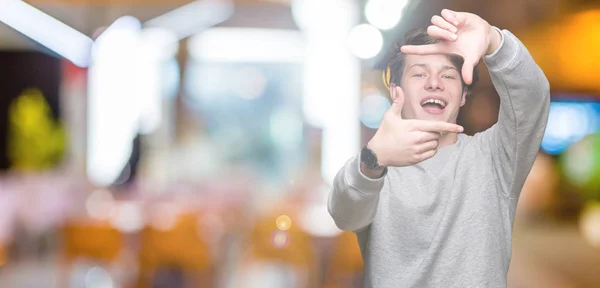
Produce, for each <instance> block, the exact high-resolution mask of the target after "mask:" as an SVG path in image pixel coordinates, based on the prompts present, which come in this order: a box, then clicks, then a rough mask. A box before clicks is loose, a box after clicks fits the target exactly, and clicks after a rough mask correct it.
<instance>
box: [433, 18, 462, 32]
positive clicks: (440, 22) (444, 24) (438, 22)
mask: <svg viewBox="0 0 600 288" xmlns="http://www.w3.org/2000/svg"><path fill="white" fill-rule="evenodd" d="M431 24H433V25H435V26H437V27H440V28H442V29H444V30H447V31H450V32H452V33H456V32H457V31H458V29H457V28H456V26H454V25H452V24H450V22H448V21H446V19H444V18H442V17H440V16H438V15H433V17H431Z"/></svg>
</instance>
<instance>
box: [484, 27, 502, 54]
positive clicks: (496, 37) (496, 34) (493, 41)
mask: <svg viewBox="0 0 600 288" xmlns="http://www.w3.org/2000/svg"><path fill="white" fill-rule="evenodd" d="M500 43H502V35H501V34H500V31H498V29H496V28H494V27H492V26H490V29H489V36H488V47H487V50H486V52H485V55H491V54H493V53H494V52H496V50H498V48H500Z"/></svg>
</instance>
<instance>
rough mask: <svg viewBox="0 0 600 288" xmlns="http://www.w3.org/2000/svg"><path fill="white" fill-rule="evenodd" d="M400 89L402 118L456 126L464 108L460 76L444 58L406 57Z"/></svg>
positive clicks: (436, 56) (437, 56)
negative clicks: (460, 110) (459, 114)
mask: <svg viewBox="0 0 600 288" xmlns="http://www.w3.org/2000/svg"><path fill="white" fill-rule="evenodd" d="M401 87H402V90H403V91H404V106H403V107H404V108H403V109H402V116H403V117H404V118H409V119H422V120H437V121H445V122H450V123H456V118H457V117H458V110H459V109H460V107H462V106H463V105H465V100H466V90H465V89H463V86H462V80H461V75H460V73H459V71H458V70H457V68H456V66H454V64H452V62H451V61H450V59H449V57H448V56H446V55H442V54H436V55H406V58H405V64H404V72H403V74H402V83H401Z"/></svg>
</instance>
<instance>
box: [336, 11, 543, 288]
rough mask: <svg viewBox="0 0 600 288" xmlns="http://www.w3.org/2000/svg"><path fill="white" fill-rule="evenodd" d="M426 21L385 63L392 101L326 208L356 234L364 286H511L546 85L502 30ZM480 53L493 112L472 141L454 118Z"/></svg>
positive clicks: (469, 19) (453, 18)
mask: <svg viewBox="0 0 600 288" xmlns="http://www.w3.org/2000/svg"><path fill="white" fill-rule="evenodd" d="M431 22H432V25H431V26H429V27H428V29H427V32H426V33H425V34H423V35H413V36H412V38H411V39H410V41H412V42H411V43H408V44H409V45H405V46H402V47H401V49H400V51H401V52H400V53H399V55H398V57H395V58H394V60H393V61H392V63H390V64H391V65H390V72H391V73H390V74H391V82H392V83H391V84H390V93H391V98H392V99H393V105H392V107H391V108H390V109H389V111H387V113H386V115H385V117H384V119H383V121H382V123H381V125H380V127H379V129H378V130H377V132H376V134H375V136H373V138H372V139H371V140H370V141H369V143H368V144H367V146H366V147H365V148H364V149H363V150H362V151H361V153H360V154H359V155H357V156H355V157H353V158H351V159H350V160H349V161H348V162H347V163H346V164H345V165H344V166H343V167H342V169H341V170H340V171H339V173H338V174H337V176H336V178H335V183H334V187H333V191H332V192H331V195H330V199H329V213H330V214H331V216H332V217H333V219H334V220H335V222H336V224H337V225H338V227H339V228H340V229H342V230H346V231H354V232H356V234H357V236H358V241H359V244H360V248H361V251H362V255H363V259H364V263H365V275H364V276H365V287H377V288H379V287H420V288H421V287H446V288H447V287H461V288H463V287H486V288H489V287H506V282H507V281H506V276H507V272H508V267H509V263H510V257H511V249H512V246H511V243H512V227H513V220H514V216H515V210H516V206H517V201H518V199H519V194H520V192H521V188H522V187H523V184H524V182H525V179H526V177H527V175H528V173H529V171H530V169H531V167H532V165H533V162H534V160H535V156H536V153H537V152H538V150H539V146H540V143H541V140H542V136H543V134H544V131H545V127H546V122H547V118H548V113H549V103H550V88H549V84H548V81H547V79H546V77H545V75H544V73H543V72H542V71H541V69H540V68H539V67H538V66H537V65H536V63H535V62H534V61H533V59H532V58H531V55H530V54H529V52H528V51H527V49H526V48H525V46H523V44H522V43H521V42H520V41H519V40H518V39H517V38H516V37H515V36H514V35H513V34H511V33H510V32H509V31H507V30H500V29H498V28H496V27H493V26H490V24H488V22H486V21H485V20H483V19H481V18H480V17H479V16H477V15H474V14H470V13H462V12H454V11H450V10H443V11H442V13H441V16H434V17H433V18H432V20H431ZM451 55H460V56H461V57H462V59H464V63H463V61H460V60H462V59H460V57H458V58H457V57H456V56H451ZM481 58H483V60H484V62H485V64H486V65H487V67H488V70H489V71H490V75H491V79H492V82H493V84H494V87H495V88H496V90H497V91H498V94H499V95H500V99H501V105H500V113H499V115H498V122H497V123H496V124H494V125H493V126H492V127H491V128H489V129H488V130H486V131H484V132H482V133H477V134H475V135H474V136H468V135H465V134H463V133H461V132H462V131H463V129H462V127H460V126H458V125H456V118H457V115H458V111H459V108H460V107H461V106H462V105H464V103H465V97H467V92H468V91H469V89H470V85H472V84H473V83H474V81H473V79H474V75H475V76H476V74H474V68H475V66H476V64H477V63H478V62H479V60H480V59H481ZM461 65H462V66H461ZM463 80H464V82H463Z"/></svg>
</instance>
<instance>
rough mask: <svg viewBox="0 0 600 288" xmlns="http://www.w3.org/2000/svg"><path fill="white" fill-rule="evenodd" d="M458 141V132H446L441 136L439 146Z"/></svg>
mask: <svg viewBox="0 0 600 288" xmlns="http://www.w3.org/2000/svg"><path fill="white" fill-rule="evenodd" d="M456 141H458V136H457V134H456V133H444V134H442V136H440V141H439V144H438V148H442V147H445V146H448V145H452V144H454V143H456Z"/></svg>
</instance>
